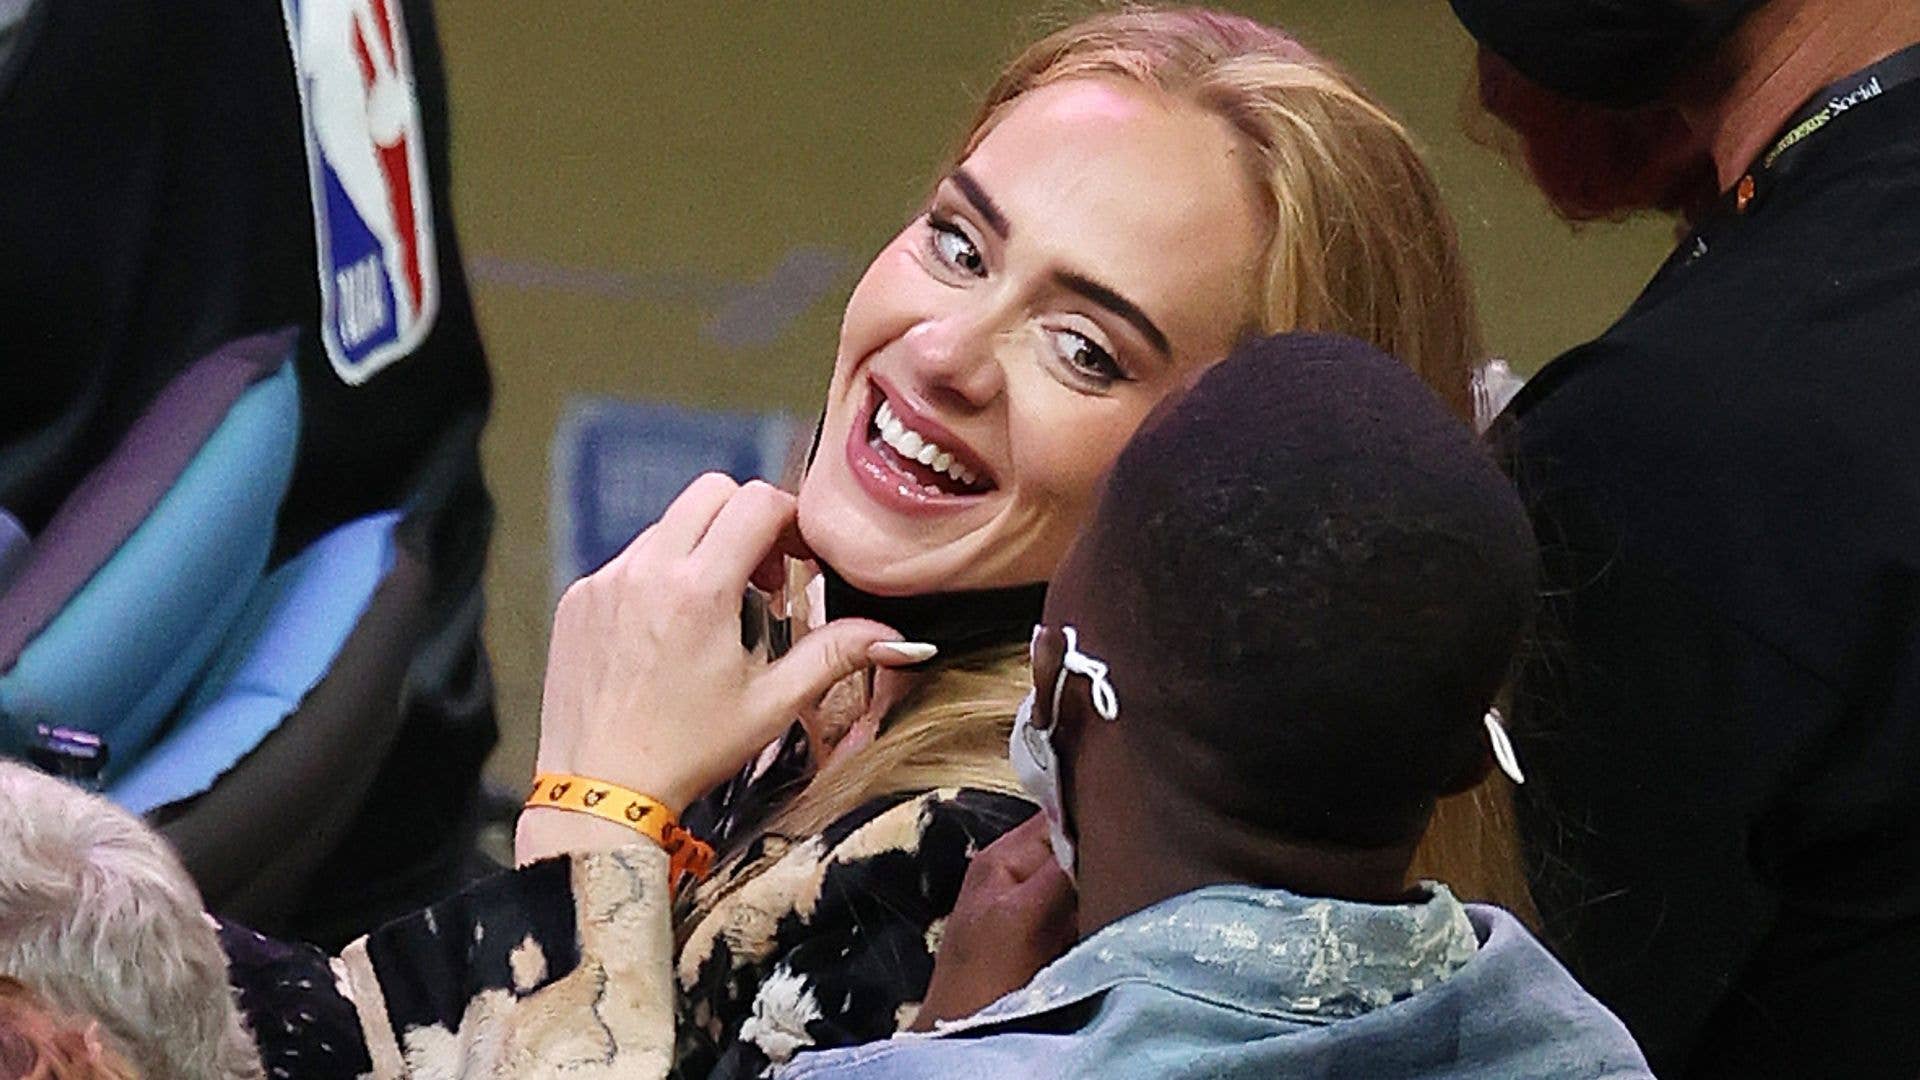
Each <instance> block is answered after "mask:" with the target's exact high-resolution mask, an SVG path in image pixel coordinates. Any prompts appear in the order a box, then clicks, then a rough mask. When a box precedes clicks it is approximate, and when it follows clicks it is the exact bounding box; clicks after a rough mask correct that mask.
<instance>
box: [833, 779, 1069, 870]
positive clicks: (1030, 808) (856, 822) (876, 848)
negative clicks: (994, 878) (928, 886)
mask: <svg viewBox="0 0 1920 1080" xmlns="http://www.w3.org/2000/svg"><path fill="white" fill-rule="evenodd" d="M1033 812H1034V805H1033V803H1031V802H1029V801H1028V800H1026V799H1023V798H1020V797H1019V796H1016V795H1008V794H1005V793H1003V792H998V791H989V790H986V789H983V788H971V787H948V788H937V789H934V790H931V791H922V792H918V793H910V794H901V795H888V796H883V797H881V798H877V799H871V800H868V801H867V802H865V803H863V804H861V805H860V806H858V807H856V808H854V809H853V810H851V811H849V812H848V813H846V814H843V815H842V816H841V817H840V818H839V819H837V820H835V821H834V822H833V824H831V825H829V826H827V828H826V829H825V830H824V831H823V833H822V840H823V842H824V848H825V851H826V855H827V858H828V859H829V860H831V861H836V862H847V861H853V860H860V861H867V860H871V859H873V858H875V857H878V856H882V855H885V854H887V853H890V852H905V853H908V854H919V853H925V854H928V855H935V854H938V855H942V856H949V857H951V856H958V857H960V858H962V859H963V860H964V859H965V858H970V857H971V856H972V853H973V851H975V850H978V849H979V848H982V847H985V846H986V845H988V844H990V843H992V842H993V841H995V840H997V839H999V837H1000V835H1001V834H1002V833H1004V832H1006V831H1007V830H1008V829H1011V828H1013V827H1014V826H1015V825H1018V824H1019V823H1021V822H1022V821H1025V820H1026V819H1027V818H1028V817H1029V816H1031V815H1032V814H1033Z"/></svg>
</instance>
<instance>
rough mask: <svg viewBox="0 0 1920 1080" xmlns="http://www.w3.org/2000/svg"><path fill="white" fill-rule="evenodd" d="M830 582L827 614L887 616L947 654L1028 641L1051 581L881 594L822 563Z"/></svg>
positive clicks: (906, 632) (897, 626) (947, 657)
mask: <svg viewBox="0 0 1920 1080" xmlns="http://www.w3.org/2000/svg"><path fill="white" fill-rule="evenodd" d="M820 573H821V575H822V576H823V577H824V578H825V579H826V583H827V617H828V618H831V619H841V618H846V617H848V616H853V617H857V618H862V619H872V620H874V621H875V622H882V623H885V624H887V625H888V626H891V627H893V628H894V629H895V630H898V631H900V633H901V634H903V635H905V636H906V639H907V640H908V641H924V642H927V643H928V644H931V645H936V646H939V649H940V654H939V659H941V660H952V659H955V658H958V657H961V656H965V655H966V654H968V653H972V652H977V651H979V650H981V649H988V648H993V647H995V646H1000V645H1016V644H1021V643H1024V642H1026V641H1027V640H1028V639H1029V638H1030V637H1031V636H1032V634H1033V627H1034V624H1035V623H1038V622H1039V621H1040V609H1041V607H1042V605H1044V604H1045V602H1046V598H1047V585H1046V582H1044V581H1043V582H1038V583H1036V584H1032V585H1015V586H1011V587H1008V588H1004V589H969V590H966V591H963V592H944V593H922V594H921V595H918V596H879V595H876V594H874V593H870V592H867V591H866V590H864V589H861V588H859V587H857V586H855V585H854V584H853V583H852V582H850V581H848V580H847V579H846V578H843V577H841V576H840V575H839V573H838V572H836V571H835V570H834V569H833V567H831V566H828V565H827V564H825V563H821V564H820Z"/></svg>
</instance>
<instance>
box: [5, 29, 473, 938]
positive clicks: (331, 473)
mask: <svg viewBox="0 0 1920 1080" xmlns="http://www.w3.org/2000/svg"><path fill="white" fill-rule="evenodd" d="M296 6H298V5H296ZM307 6H312V7H316V8H317V7H320V6H321V5H320V4H319V0H315V2H314V3H313V4H311V5H307ZM359 6H360V7H363V8H367V9H368V12H369V13H373V12H380V13H384V12H386V11H387V10H388V8H387V5H386V4H385V3H384V2H382V3H375V4H370V5H369V4H365V3H363V4H361V5H359ZM393 11H394V14H393V16H392V17H393V18H397V19H400V20H402V21H403V26H404V36H405V38H406V43H407V47H408V57H409V59H410V66H411V72H412V76H413V78H412V84H413V90H414V93H415V94H416V95H417V101H418V118H419V128H420V131H422V132H424V138H423V139H421V140H420V146H421V149H422V153H423V157H424V165H425V172H426V176H427V180H426V184H425V187H424V191H423V192H422V194H423V195H424V201H425V202H428V203H430V204H431V215H430V219H431V222H432V230H431V231H432V233H433V236H434V241H435V244H434V258H433V260H432V265H431V266H430V267H428V269H429V270H430V271H433V273H431V274H430V276H432V277H433V278H434V279H435V280H436V281H437V315H436V316H435V317H434V319H433V321H432V323H431V330H430V331H429V332H427V333H426V334H425V336H424V338H423V339H421V340H419V341H418V342H417V343H416V344H414V345H413V347H412V348H411V349H410V350H409V351H408V353H407V355H404V356H401V357H399V358H397V359H392V360H391V361H390V362H388V363H387V364H386V366H384V367H382V368H381V369H380V370H379V371H378V372H377V373H373V374H371V375H370V377H367V378H364V379H362V380H361V381H360V382H359V384H358V385H350V384H349V382H348V381H347V380H346V379H344V378H342V377H341V375H340V374H339V373H338V364H337V363H336V362H335V361H333V360H330V359H329V355H328V352H327V346H326V344H325V343H324V342H323V340H322V335H321V334H320V332H319V325H320V321H321V310H322V308H321V290H320V286H319V282H320V280H321V276H320V270H319V267H318V265H317V244H316V222H315V217H314V210H313V201H312V197H311V192H312V190H313V188H312V186H311V183H310V181H311V177H310V175H309V169H308V151H307V144H306V139H305V136H304V129H303V114H302V105H301V96H300V88H299V84H298V83H297V82H296V78H295V70H294V60H293V53H292V50H291V48H290V41H289V30H288V25H289V22H288V19H289V16H288V12H287V10H286V9H284V8H283V5H282V3H281V2H280V0H249V2H246V3H214V2H208V0H142V2H137V3H133V2H124V0H42V2H40V3H38V4H35V5H34V6H33V8H32V10H31V11H30V13H29V14H28V16H27V18H26V20H25V21H24V22H23V23H21V24H20V25H19V26H17V27H16V28H15V31H14V34H13V37H12V41H11V45H10V51H9V53H8V54H7V56H6V57H5V59H4V60H0V193H4V195H0V509H4V510H5V511H7V512H9V513H11V514H12V515H14V516H15V517H17V518H18V519H19V520H20V521H21V522H23V523H24V525H25V526H26V529H27V531H28V532H29V533H30V534H31V533H35V532H38V531H39V529H40V528H41V527H42V526H43V525H44V524H45V523H46V521H47V520H48V518H49V517H50V516H51V515H52V513H53V512H54V510H55V509H56V508H57V507H58V506H59V504H60V501H61V500H62V499H63V498H64V497H65V496H66V494H67V493H68V492H69V491H71V490H72V488H73V487H74V485H75V484H76V483H77V482H78V481H79V480H80V479H81V478H82V477H84V476H85V475H86V474H87V472H88V470H90V469H91V468H93V467H94V466H95V465H97V464H98V463H99V462H100V461H101V460H102V458H103V457H105V456H106V455H107V454H108V453H109V452H110V451H111V450H112V449H113V447H114V446H115V444H116V443H117V442H118V440H119V439H120V437H121V436H122V435H123V434H124V433H125V431H126V429H127V427H128V426H129V425H130V424H131V423H132V422H133V420H134V419H135V418H137V417H138V416H139V415H140V413H141V411H142V410H143V409H145V408H146V406H147V405H148V404H149V402H151V401H152V399H153V397H154V395H155V394H156V393H157V392H158V391H159V390H160V389H161V388H162V387H164V386H165V385H166V384H167V383H168V382H169V381H170V380H171V379H173V378H174V377H175V376H176V375H178V374H179V373H180V372H181V370H182V369H184V368H185V367H186V366H187V365H188V364H190V363H192V362H193V361H195V360H197V359H199V358H200V357H202V356H204V355H206V354H207V353H208V352H210V351H211V350H212V349H214V348H215V347H216V346H218V345H220V344H222V343H223V342H226V341H230V340H232V339H234V338H238V337H243V336H246V335H249V334H253V333H258V332H261V331H265V330H270V329H273V328H277V327H282V326H293V327H298V328H300V331H301V333H300V339H299V340H300V343H299V353H298V356H297V358H296V369H297V374H298V377H299V381H300V390H301V398H302V405H301V407H302V430H301V432H300V453H299V458H298V461H297V464H296V468H295V473H294V478H293V482H292V487H291V490H290V491H289V493H288V495H287V498H286V501H285V503H284V506H283V509H282V513H281V518H280V522H279V529H278V534H277V536H276V549H277V551H278V554H279V556H281V557H284V556H286V555H288V554H290V553H292V552H295V551H298V550H299V549H300V548H302V547H303V546H305V545H306V544H307V543H309V542H311V541H312V540H313V539H315V538H317V537H318V536H319V535H321V534H322V533H324V532H326V531H327V530H329V529H331V528H332V527H334V526H336V525H339V524H341V523H343V522H346V521H349V520H352V519H354V518H357V517H361V516H363V515H366V514H369V513H372V512H375V511H378V510H384V509H388V508H394V507H401V508H404V509H405V510H406V511H407V518H406V520H405V522H404V524H403V525H402V529H401V534H400V541H401V543H402V544H403V545H404V546H405V547H406V548H407V549H408V550H409V551H410V552H413V553H414V554H416V555H417V556H418V557H419V558H420V559H421V561H423V562H424V563H426V564H427V565H429V566H430V567H431V569H432V577H433V590H432V591H433V596H432V598H431V601H430V603H431V604H432V606H433V608H434V612H433V613H432V615H431V616H430V619H429V622H430V625H433V626H435V627H436V628H437V629H436V630H435V631H434V634H435V640H433V641H432V642H430V643H428V645H427V646H425V647H424V648H423V649H422V650H421V655H422V657H423V658H424V659H423V661H422V662H421V663H417V664H415V665H414V667H413V670H412V671H411V673H410V680H411V681H410V683H409V686H408V689H407V695H406V703H405V707H406V720H405V723H404V725H403V726H402V727H401V730H400V734H399V735H398V737H397V738H398V742H397V744H396V746H395V748H394V750H393V751H392V752H391V755H390V758H389V760H390V761H392V760H400V761H404V762H406V763H407V767H408V768H409V769H410V772H409V773H408V778H409V783H408V784H407V785H378V786H377V787H376V789H375V790H376V794H375V796H374V800H375V802H374V805H372V806H371V807H370V808H369V809H368V811H367V813H366V814H364V815H363V816H362V817H361V819H360V821H359V824H358V825H357V826H356V830H355V832H354V833H353V834H352V835H351V836H350V837H348V838H347V839H346V840H345V841H344V842H343V844H342V845H341V846H342V849H343V851H344V854H343V855H341V856H340V857H338V858H336V860H335V861H334V863H333V865H332V866H331V867H330V868H329V869H328V870H327V871H325V872H324V873H323V874H322V877H321V887H320V888H319V889H318V891H317V892H316V893H315V894H313V895H311V896H309V898H308V901H307V911H308V913H309V914H310V915H311V916H312V921H307V922H301V921H295V922H294V923H292V924H288V923H283V922H278V920H274V921H275V922H276V923H277V925H280V926H282V927H283V928H290V929H303V930H309V931H310V932H312V933H315V934H317V935H318V936H320V937H322V938H324V939H330V940H335V939H338V938H340V937H342V936H343V935H344V934H346V933H349V932H352V931H354V930H358V929H363V928H364V925H363V923H364V921H365V920H366V919H367V918H369V917H370V916H368V915H367V914H366V913H367V912H368V911H369V910H370V909H371V908H372V906H373V905H375V904H377V903H389V904H390V906H391V907H393V908H395V909H404V908H406V907H411V906H413V905H414V904H417V903H419V902H422V901H424V900H426V899H429V898H430V897H431V896H432V895H437V893H438V891H439V890H442V889H445V888H449V887H451V886H452V885H453V884H456V883H457V882H455V881H453V880H450V879H445V876H444V875H442V876H441V877H440V878H439V879H436V878H435V875H434V874H433V873H432V868H433V867H434V866H436V865H444V864H450V863H451V862H452V861H457V860H458V859H459V858H460V855H459V854H458V853H457V852H454V851H451V850H449V849H448V848H447V844H448V842H449V838H450V837H454V836H456V834H458V833H459V832H460V830H461V828H462V825H463V822H464V821H465V818H466V816H467V811H468V807H469V806H470V805H471V803H472V800H473V795H474V792H475V790H476V783H477V778H478V774H479V768H480V764H481V761H482V759H483V758H484V757H485V755H486V753H487V751H488V749H489V748H490V747H491V746H492V744H493V739H494V723H493V716H492V711H491V694H490V692H489V689H488V686H489V684H488V681H487V677H486V668H485V664H484V661H483V659H482V658H481V655H480V652H479V646H478V640H479V639H478V626H479V596H478V586H479V577H480V569H481V564H482V562H483V560H484V556H485V550H486V544H487V534H488V530H489V527H490V521H491V513H492V511H491V505H490V503H489V501H488V499H487V495H486V492H485V490H484V488H483V487H482V484H481V479H480V470H479V455H478V440H479V433H480V429H481V426H482V424H483V423H484V421H485V417H486V412H487V407H488V399H489V393H490V390H489V379H488V374H487V368H486V361H485V355H484V353H483V351H482V348H481V344H480V339H479V334H478V331H477V329H476V326H475V323H474V319H473V312H472V309H471V306H470V303H469V299H468V296H467V291H466V283H465V280H464V278H463V276H462V273H461V269H460V252H459V246H458V244H457V241H456V238H455V235H454V230H453V222H452V218H451V216H450V213H449V211H450V205H449V199H448V176H449V162H448V156H447V116H446V88H445V82H444V78H443V76H442V73H441V70H440V57H439V51H438V46H437V43H436V39H435V31H434V25H433V19H432V11H431V8H430V6H429V5H428V3H427V2H426V0H405V2H398V0H396V3H395V4H394V5H393ZM367 17H369V18H372V17H377V16H372V15H368V16H367ZM363 25H366V26H371V25H373V24H372V23H371V22H369V23H365V24H363ZM369 33H374V32H373V31H369ZM378 37H379V35H378V34H377V33H374V38H375V40H374V45H375V47H376V49H377V48H379V47H380V42H379V41H378ZM420 201H421V200H419V199H416V200H415V201H414V203H413V204H412V206H411V208H410V209H411V210H417V208H418V203H419V202H420ZM379 764H380V763H379V761H378V759H374V760H369V761H367V762H366V765H365V767H366V768H369V769H372V768H376V767H378V766H379ZM395 789H401V790H404V793H405V798H404V799H403V798H401V797H399V796H389V795H385V794H382V793H384V792H388V791H391V790H395ZM289 839H290V840H295V839H296V838H289ZM298 839H299V842H303V843H311V841H310V840H308V839H306V838H298ZM382 878H393V879H400V878H404V879H405V881H406V884H404V885H402V886H401V887H400V888H399V893H400V894H401V895H396V896H392V897H385V898H382V897H380V895H379V894H380V888H379V885H378V882H379V880H380V879H382ZM332 885H338V886H339V887H340V888H341V889H343V890H347V892H348V893H349V895H344V896H339V897H332V898H330V897H329V896H328V895H326V894H327V893H328V892H329V888H330V886H332ZM216 899H217V898H216ZM282 914H284V913H282ZM321 923H324V924H326V925H325V927H322V926H321V925H320V924H321Z"/></svg>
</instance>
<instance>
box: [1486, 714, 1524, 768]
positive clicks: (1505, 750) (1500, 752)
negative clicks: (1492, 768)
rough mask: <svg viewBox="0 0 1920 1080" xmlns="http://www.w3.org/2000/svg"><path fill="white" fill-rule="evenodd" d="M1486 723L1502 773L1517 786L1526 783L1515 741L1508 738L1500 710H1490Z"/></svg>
mask: <svg viewBox="0 0 1920 1080" xmlns="http://www.w3.org/2000/svg"><path fill="white" fill-rule="evenodd" d="M1485 722H1486V725H1487V741H1488V742H1490V743H1492V744H1493V760H1494V761H1495V762H1497V763H1498V764H1499V766H1500V771H1501V772H1503V773H1506V774H1507V779H1509V780H1511V781H1513V782H1514V783H1516V784H1524V783H1526V782H1527V777H1526V774H1525V773H1522V772H1521V771H1520V755H1519V754H1516V753H1514V750H1513V740H1512V739H1509V738H1508V737H1507V728H1506V725H1505V724H1504V723H1503V722H1502V721H1501V718H1500V710H1499V709H1497V708H1493V709H1488V710H1487V716H1486V721H1485Z"/></svg>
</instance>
